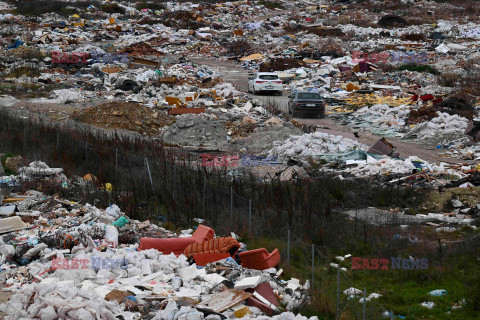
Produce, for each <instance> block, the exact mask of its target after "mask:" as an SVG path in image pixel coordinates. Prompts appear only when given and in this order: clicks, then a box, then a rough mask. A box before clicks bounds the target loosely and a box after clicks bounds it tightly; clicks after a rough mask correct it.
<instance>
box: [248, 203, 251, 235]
mask: <svg viewBox="0 0 480 320" xmlns="http://www.w3.org/2000/svg"><path fill="white" fill-rule="evenodd" d="M248 217H249V224H248V230H249V231H250V232H252V199H248Z"/></svg>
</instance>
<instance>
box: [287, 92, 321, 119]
mask: <svg viewBox="0 0 480 320" xmlns="http://www.w3.org/2000/svg"><path fill="white" fill-rule="evenodd" d="M288 97H289V98H290V100H288V113H290V114H291V115H292V117H296V116H298V114H299V113H308V114H312V115H316V116H320V117H321V118H323V117H325V103H324V102H323V99H322V96H321V95H320V94H319V93H318V92H306V91H298V92H295V93H293V94H291V95H289V96H288Z"/></svg>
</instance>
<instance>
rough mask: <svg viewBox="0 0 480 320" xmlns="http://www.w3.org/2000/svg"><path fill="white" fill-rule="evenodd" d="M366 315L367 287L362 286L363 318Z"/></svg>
mask: <svg viewBox="0 0 480 320" xmlns="http://www.w3.org/2000/svg"><path fill="white" fill-rule="evenodd" d="M366 315H367V287H363V320H365V319H366Z"/></svg>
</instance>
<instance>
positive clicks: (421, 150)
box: [191, 58, 468, 163]
mask: <svg viewBox="0 0 480 320" xmlns="http://www.w3.org/2000/svg"><path fill="white" fill-rule="evenodd" d="M191 60H192V61H195V62H196V63H199V64H205V65H209V66H212V67H216V68H217V69H218V72H219V73H220V75H221V77H222V78H223V79H224V80H225V81H227V82H231V83H232V84H233V85H234V86H235V87H236V88H237V89H238V90H240V91H243V92H247V82H248V77H249V75H248V74H249V71H248V70H246V69H244V68H242V67H241V65H240V63H238V62H235V61H222V60H216V59H208V58H192V59H191ZM250 73H252V71H250ZM249 96H250V97H252V98H254V99H258V100H259V101H260V103H261V104H262V105H266V104H272V103H273V104H275V105H276V106H278V107H279V109H281V110H282V111H284V112H287V103H288V93H286V92H284V93H283V95H282V96H273V95H255V96H254V95H252V94H249ZM294 120H296V121H298V122H300V123H304V124H306V125H314V126H317V127H320V128H319V129H317V131H321V132H325V133H329V134H334V135H339V136H342V137H345V138H350V139H354V140H357V141H359V142H361V143H364V144H366V145H368V146H371V145H373V144H374V143H375V142H376V141H377V140H378V139H380V138H382V137H381V136H378V135H374V134H371V133H368V132H360V133H358V136H359V137H358V138H357V137H355V135H354V134H353V131H357V130H353V129H352V128H350V127H349V126H347V125H342V124H340V123H338V122H336V121H334V120H333V119H331V118H329V117H328V115H327V117H326V118H323V119H312V118H295V119H294ZM387 140H388V141H389V142H390V143H392V144H393V145H394V146H395V147H396V148H397V150H396V151H397V152H398V153H400V156H401V157H403V158H406V157H408V156H417V157H419V158H421V159H423V160H426V161H428V162H434V163H440V162H448V163H468V161H465V160H459V159H455V158H450V157H444V156H441V155H439V153H441V152H443V151H442V149H434V148H433V147H427V146H424V145H421V144H418V143H414V142H408V141H403V140H400V139H398V138H388V139H387Z"/></svg>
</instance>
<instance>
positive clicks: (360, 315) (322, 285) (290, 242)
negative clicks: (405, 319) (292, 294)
mask: <svg viewBox="0 0 480 320" xmlns="http://www.w3.org/2000/svg"><path fill="white" fill-rule="evenodd" d="M281 254H282V257H283V258H284V259H285V263H286V265H288V266H289V267H290V266H292V267H295V268H296V270H298V269H299V270H301V271H300V272H301V273H300V274H299V277H300V278H301V279H303V280H308V281H309V282H310V286H311V292H312V297H313V302H312V303H314V304H315V305H317V306H319V307H320V309H321V310H324V311H325V313H326V314H327V315H330V316H331V317H330V319H341V318H342V319H344V318H345V319H380V318H382V317H385V316H387V317H388V318H389V319H393V318H394V313H393V311H389V310H387V308H385V307H384V306H382V305H381V304H380V303H378V301H376V300H375V299H374V298H371V299H369V298H368V297H369V294H370V293H373V292H374V291H373V289H372V288H370V289H371V290H372V291H370V292H368V291H367V290H366V287H365V286H364V285H363V284H362V282H361V281H355V280H354V279H352V278H351V277H350V276H349V275H348V273H347V270H346V268H342V267H341V265H340V263H339V261H335V262H332V260H330V259H329V258H328V257H327V255H325V254H324V253H323V252H322V251H321V249H320V248H318V246H315V244H312V243H307V242H306V241H304V240H303V239H302V238H301V237H299V236H297V235H295V234H294V233H292V232H290V231H288V232H287V238H286V246H285V247H284V248H283V250H281ZM332 279H334V280H332ZM350 288H356V289H359V290H361V292H359V293H356V294H345V293H344V291H345V290H347V289H350ZM325 297H328V298H327V299H325ZM365 298H367V299H365ZM328 299H330V301H334V305H329V303H328V302H326V301H328ZM315 300H317V301H315Z"/></svg>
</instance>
